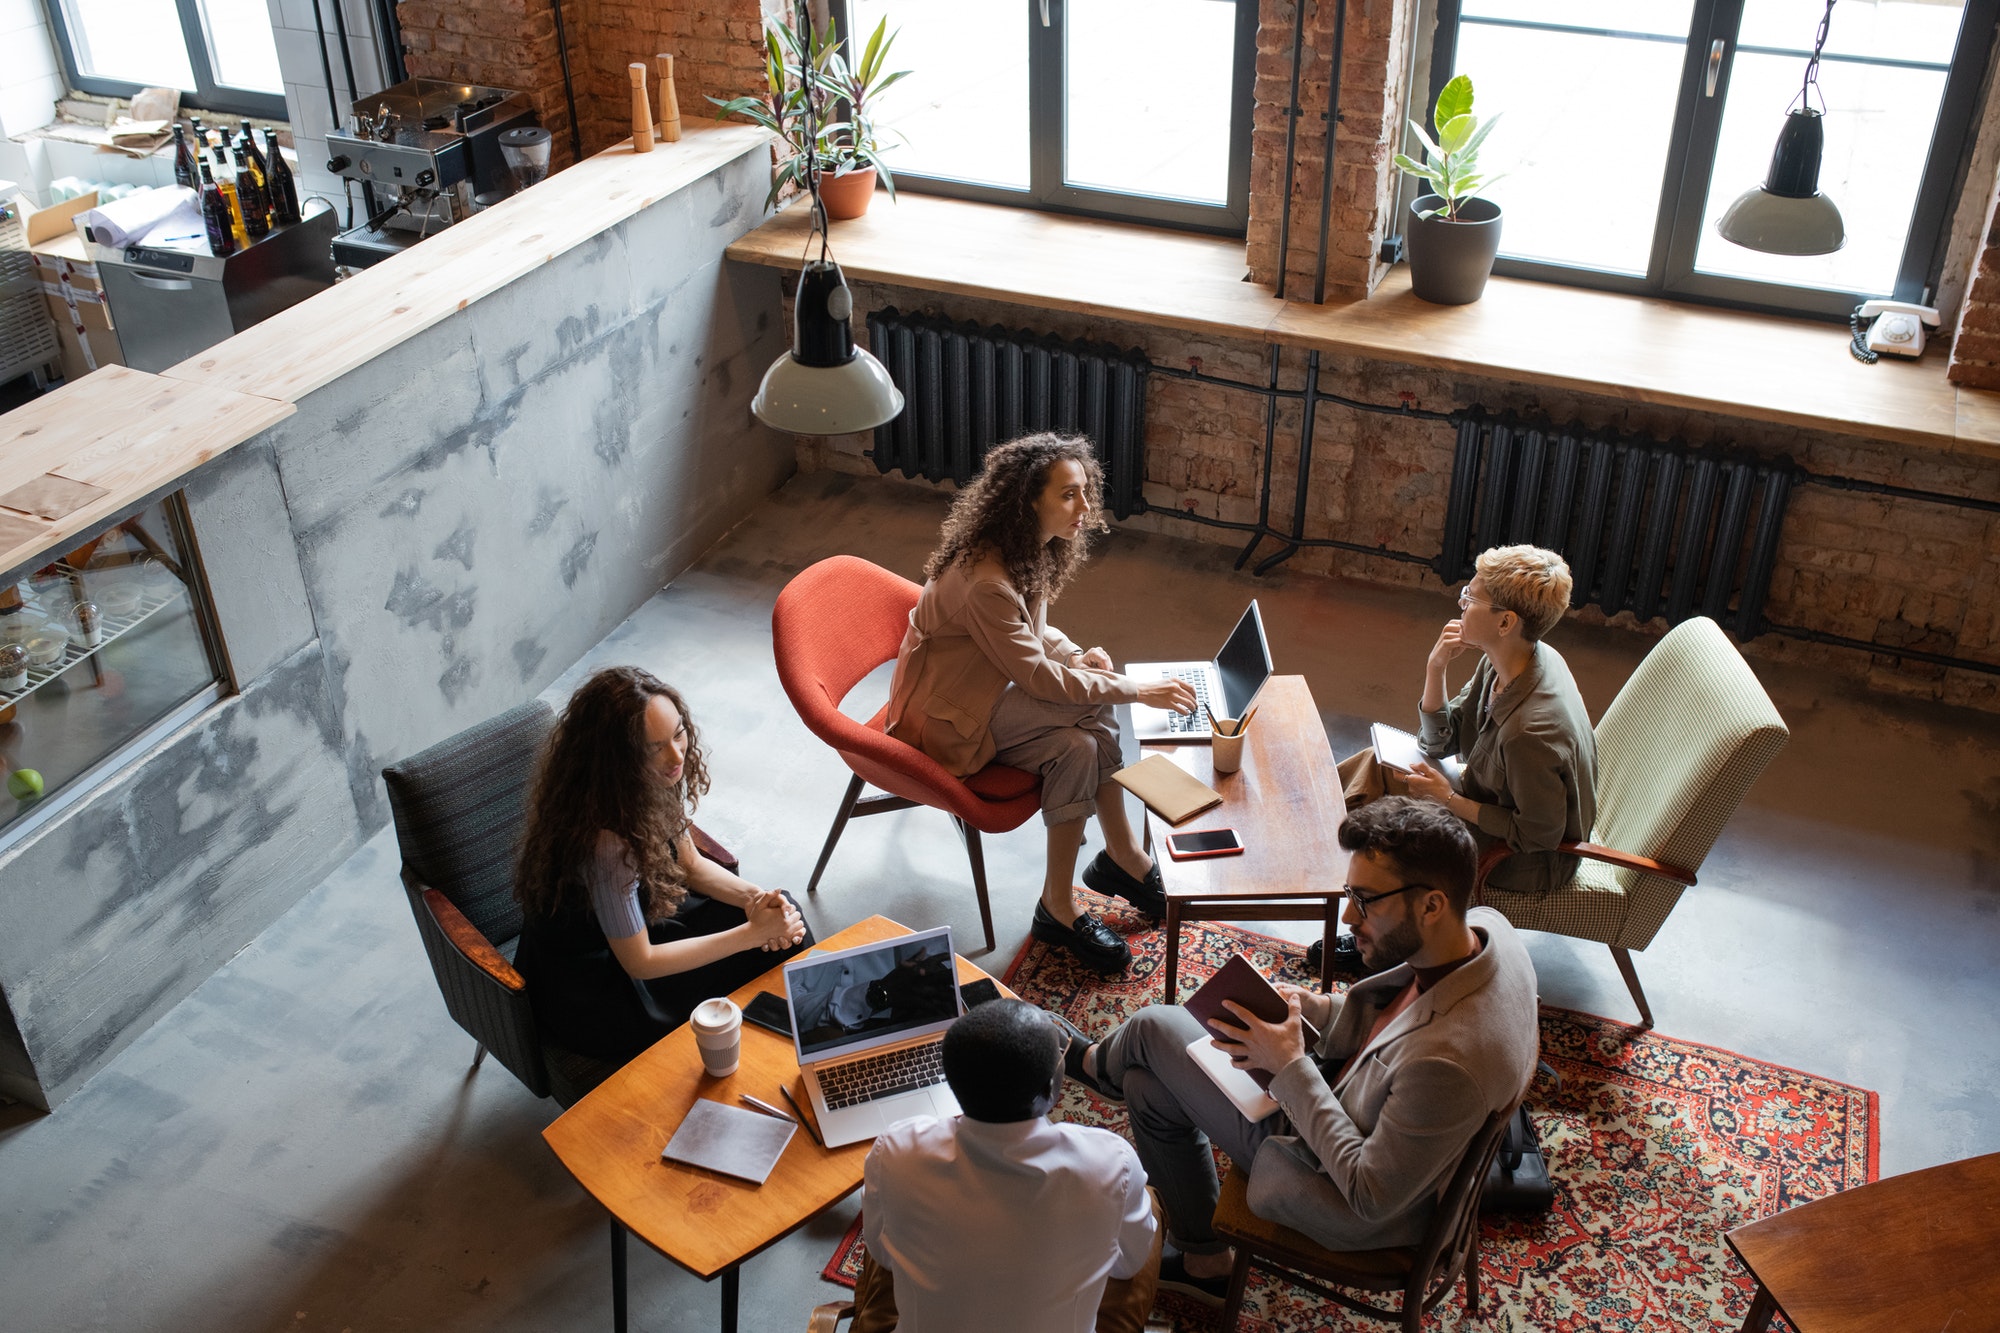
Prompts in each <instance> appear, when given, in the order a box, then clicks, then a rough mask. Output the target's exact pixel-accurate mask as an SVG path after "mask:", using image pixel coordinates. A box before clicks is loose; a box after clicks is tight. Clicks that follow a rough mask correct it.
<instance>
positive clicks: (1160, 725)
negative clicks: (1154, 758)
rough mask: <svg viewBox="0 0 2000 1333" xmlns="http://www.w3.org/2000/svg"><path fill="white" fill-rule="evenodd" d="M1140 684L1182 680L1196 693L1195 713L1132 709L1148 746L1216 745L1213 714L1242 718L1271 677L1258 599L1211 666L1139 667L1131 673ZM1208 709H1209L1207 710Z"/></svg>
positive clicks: (1146, 664)
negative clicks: (1155, 743) (1212, 742)
mask: <svg viewBox="0 0 2000 1333" xmlns="http://www.w3.org/2000/svg"><path fill="white" fill-rule="evenodd" d="M1125 674H1126V675H1128V676H1130V677H1132V679H1134V680H1158V679H1160V678H1161V677H1163V676H1178V677H1180V678H1181V679H1182V680H1184V681H1186V682H1187V683H1188V684H1189V686H1191V687H1192V688H1193V689H1194V697H1195V705H1194V712H1192V713H1176V712H1173V711H1171V710H1169V709H1165V708H1154V707H1151V706H1150V705H1147V704H1138V703H1135V704H1133V705H1132V731H1133V734H1134V735H1136V736H1137V737H1138V738H1139V739H1140V740H1142V741H1206V740H1212V739H1213V736H1212V734H1211V730H1210V727H1209V725H1208V709H1210V708H1212V709H1214V710H1215V715H1216V716H1217V717H1239V718H1240V717H1242V716H1243V715H1244V714H1245V713H1247V712H1249V711H1250V705H1251V704H1252V703H1253V702H1254V701H1255V700H1256V698H1257V692H1258V691H1259V690H1261V689H1263V688H1264V682H1265V681H1267V680H1269V679H1270V678H1271V646H1270V644H1268V643H1267V642H1266V641H1265V639H1264V617H1263V614H1262V613H1261V612H1259V611H1258V610H1257V602H1256V599H1254V598H1252V599H1251V602H1250V605H1249V607H1248V608H1246V609H1245V610H1244V612H1243V618H1242V619H1241V620H1238V621H1237V622H1236V628H1235V629H1233V630H1231V631H1230V632H1229V637H1228V638H1227V639H1225V640H1223V643H1222V648H1221V650H1220V651H1219V652H1217V653H1216V655H1215V657H1214V659H1213V660H1212V661H1207V662H1134V663H1132V664H1131V665H1130V666H1127V667H1126V668H1125ZM1203 704H1206V705H1207V706H1208V707H1207V708H1204V707H1203V706H1202V705H1203Z"/></svg>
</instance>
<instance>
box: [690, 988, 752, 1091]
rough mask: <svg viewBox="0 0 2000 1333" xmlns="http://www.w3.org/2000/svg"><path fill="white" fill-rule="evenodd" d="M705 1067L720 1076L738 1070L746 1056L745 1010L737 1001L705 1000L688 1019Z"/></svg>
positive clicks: (724, 1076) (723, 1076)
mask: <svg viewBox="0 0 2000 1333" xmlns="http://www.w3.org/2000/svg"><path fill="white" fill-rule="evenodd" d="M688 1026H689V1027H691V1028H693V1029H694V1044H695V1046H696V1048H697V1049H699V1050H700V1051H701V1067H702V1068H703V1069H705V1070H707V1071H708V1072H709V1073H710V1074H711V1075H713V1076H714V1077H716V1078H727V1077H728V1076H729V1075H731V1074H733V1073H735V1072H736V1066H737V1065H738V1064H739V1063H740V1062H741V1060H742V1055H743V1011H742V1010H741V1009H739V1008H737V1007H736V1002H735V1001H734V1000H721V999H717V1000H703V1001H702V1002H701V1003H700V1004H698V1005H696V1006H695V1008H694V1013H693V1014H692V1015H691V1016H690V1017H689V1018H688Z"/></svg>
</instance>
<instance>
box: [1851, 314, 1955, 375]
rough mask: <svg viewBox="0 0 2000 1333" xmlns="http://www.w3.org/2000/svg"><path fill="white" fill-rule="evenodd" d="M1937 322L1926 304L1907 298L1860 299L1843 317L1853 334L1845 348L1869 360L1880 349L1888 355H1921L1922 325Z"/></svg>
mask: <svg viewBox="0 0 2000 1333" xmlns="http://www.w3.org/2000/svg"><path fill="white" fill-rule="evenodd" d="M1926 324H1928V325H1929V326H1930V327H1932V328H1936V327H1937V326H1938V312H1937V311H1935V310H1933V309H1931V308H1930V307H1929V306H1927V305H1914V304H1912V303H1910V302H1908V301H1863V302H1862V303H1861V304H1860V305H1858V306H1856V307H1854V313H1853V314H1852V315H1849V316H1848V317H1847V327H1848V328H1849V329H1850V330H1851V331H1852V332H1853V334H1854V341H1853V343H1852V344H1851V345H1850V348H1849V350H1851V351H1852V352H1853V353H1854V359H1855V360H1857V361H1866V362H1870V363H1873V362H1875V361H1879V360H1880V359H1881V357H1882V353H1884V352H1887V353H1888V354H1889V355H1891V356H1922V355H1923V354H1924V326H1925V325H1926Z"/></svg>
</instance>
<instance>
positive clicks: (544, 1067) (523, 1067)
mask: <svg viewBox="0 0 2000 1333" xmlns="http://www.w3.org/2000/svg"><path fill="white" fill-rule="evenodd" d="M553 724H554V715H553V714H552V713H551V711H550V709H549V706H548V705H547V704H545V703H543V702H541V701H540V700H534V701H532V702H529V703H525V704H522V705H521V706H520V707H518V708H512V709H509V710H508V711H506V712H504V713H502V714H500V715H499V716H498V717H494V718H489V719H488V720H487V721H485V722H481V723H480V724H478V725H477V726H474V727H469V728H467V729H466V730H464V731H461V732H459V733H458V734H457V735H456V736H451V737H447V738H446V739H444V740H442V741H439V742H438V743H437V744H436V745H433V746H431V747H430V748H429V749H427V750H422V751H419V752H418V753H416V754H413V755H411V756H410V757H409V758H407V759H404V760H402V761H401V762H400V763H396V764H391V765H390V766H389V767H387V768H385V769H383V770H382V780H383V782H384V783H385V784H386V785H387V786H388V789H389V809H390V811H391V812H392V813H393V814H394V816H395V820H396V844H397V846H398V847H399V848H401V850H402V854H403V891H404V893H405V894H406V895H407V896H408V898H409V900H410V911H411V912H412V913H413V914H414V915H415V916H416V918H417V931H418V933H419V934H420V935H422V936H423V941H424V952H425V953H427V954H428V955H429V956H430V960H431V970H432V972H434V973H435V974H436V975H437V983H438V990H439V991H440V992H442V993H443V995H444V1004H445V1009H446V1010H447V1011H448V1012H449V1013H450V1014H451V1016H452V1019H453V1020H454V1021H455V1022H456V1023H457V1024H458V1025H459V1026H460V1027H462V1028H464V1029H465V1030H466V1031H467V1032H468V1033H470V1034H471V1035H472V1038H473V1040H474V1041H476V1042H478V1043H479V1049H478V1051H477V1053H475V1054H474V1056H473V1058H472V1067H473V1068H474V1069H477V1068H478V1067H479V1063H480V1061H481V1060H483V1059H485V1057H486V1054H487V1052H489V1051H490V1052H492V1054H493V1056H494V1058H495V1059H497V1060H498V1061H499V1062H500V1063H501V1064H503V1065H505V1066H506V1067H507V1068H508V1069H509V1070H510V1071H511V1072H512V1073H513V1075H514V1077H516V1078H518V1079H520V1080H521V1082H522V1083H523V1084H525V1085H526V1086H527V1088H528V1091H530V1092H532V1093H534V1094H535V1095H536V1096H537V1097H554V1098H555V1099H556V1101H557V1103H558V1104H560V1105H562V1106H564V1107H567V1106H570V1105H572V1104H574V1103H575V1102H576V1101H577V1100H578V1099H579V1098H581V1097H582V1096H583V1095H584V1094H585V1093H587V1092H589V1091H590V1090H591V1089H592V1088H594V1087H596V1086H597V1085H598V1084H599V1083H602V1082H603V1081H604V1080H605V1079H607V1078H609V1077H610V1076H611V1075H612V1074H613V1073H614V1072H616V1071H617V1068H618V1065H617V1062H615V1061H611V1060H605V1059H602V1058H599V1057H597V1056H590V1055H583V1054H580V1053H578V1052H576V1051H571V1050H568V1049H566V1048H564V1047H562V1046H559V1045H557V1044H555V1043H554V1042H551V1041H548V1040H547V1039H546V1038H544V1037H542V1036H541V1035H540V1033H539V1032H538V1031H537V1028H536V1024H535V1011H534V1008H533V1006H532V1005H531V1004H530V1002H529V998H528V985H527V982H526V980H525V979H523V978H522V976H521V974H520V973H519V972H517V971H516V970H515V969H514V962H513V959H514V950H515V947H516V946H517V945H518V944H519V942H520V938H521V909H520V906H519V905H518V904H517V903H516V902H515V901H514V851H515V842H516V839H517V838H518V836H519V834H520V831H521V828H522V824H523V821H524V820H525V818H526V813H527V800H528V785H529V783H530V781H531V780H532V779H533V776H534V772H535V762H536V758H537V756H538V755H539V754H540V751H541V747H542V742H543V741H544V740H545V739H546V738H547V736H548V733H549V729H550V727H551V726H552V725H553ZM694 836H695V842H696V845H697V846H698V847H699V848H700V849H701V851H702V854H703V855H705V856H707V857H708V858H709V859H710V860H712V861H717V862H719V863H721V864H722V865H724V866H726V867H728V868H729V869H731V870H734V869H736V861H735V858H734V857H732V856H730V854H729V853H728V852H727V851H725V850H724V849H723V848H722V847H721V846H720V845H718V844H717V843H716V842H715V841H714V840H712V839H711V838H709V837H708V835H706V834H704V833H703V832H702V831H701V830H700V829H696V830H694ZM633 984H634V986H635V988H636V989H637V990H638V992H639V995H640V998H641V1000H642V1002H644V1003H645V1004H646V1005H647V1006H648V1008H649V1010H651V1009H652V996H651V994H650V992H648V991H647V990H646V988H645V987H644V986H643V985H640V984H639V983H637V982H634V983H633ZM656 1016H658V1015H657V1014H656Z"/></svg>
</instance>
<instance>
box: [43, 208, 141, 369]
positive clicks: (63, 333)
mask: <svg viewBox="0 0 2000 1333" xmlns="http://www.w3.org/2000/svg"><path fill="white" fill-rule="evenodd" d="M95 207H97V196H96V194H94V193H93V194H85V195H79V196H77V197H76V198H74V199H65V200H64V201H63V202H61V203H59V204H56V205H54V206H53V207H50V208H42V209H37V210H35V211H34V212H32V213H25V214H24V215H23V217H22V219H21V225H22V227H23V229H24V230H25V232H26V234H27V241H28V257H29V259H30V260H32V261H33V262H34V265H35V274H36V276H37V277H38V278H39V279H40V280H41V284H42V296H43V299H44V300H46V301H47V302H48V307H49V317H50V318H51V319H53V320H54V321H55V325H56V341H57V342H58V343H60V344H61V347H62V367H63V378H64V379H65V380H68V381H74V380H78V379H81V378H83V377H84V376H85V375H88V374H89V373H90V372H91V371H93V370H96V369H97V368H98V367H100V366H119V365H123V364H125V358H124V352H123V349H121V348H120V347H119V346H118V335H117V333H116V332H114V331H113V327H112V321H111V307H110V306H109V305H107V304H106V303H105V300H104V284H103V282H101V281H100V280H99V278H98V275H97V265H96V264H95V263H94V262H93V261H92V260H91V258H90V249H89V247H88V246H87V245H86V243H85V242H84V239H83V235H82V233H80V232H79V231H78V230H77V228H76V217H77V215H78V214H79V213H82V212H85V211H86V210H88V209H92V208H95Z"/></svg>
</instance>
